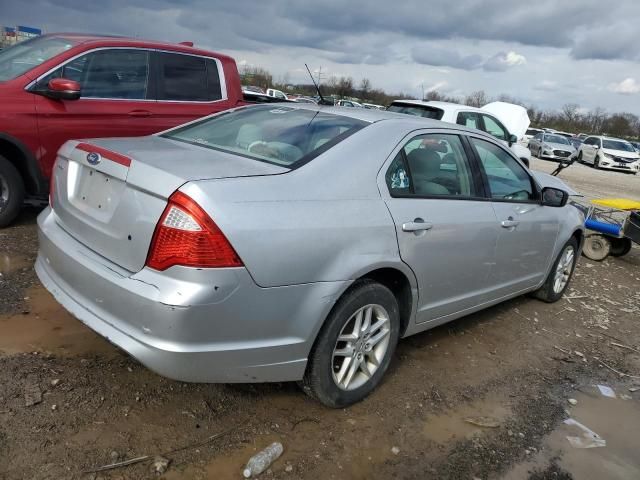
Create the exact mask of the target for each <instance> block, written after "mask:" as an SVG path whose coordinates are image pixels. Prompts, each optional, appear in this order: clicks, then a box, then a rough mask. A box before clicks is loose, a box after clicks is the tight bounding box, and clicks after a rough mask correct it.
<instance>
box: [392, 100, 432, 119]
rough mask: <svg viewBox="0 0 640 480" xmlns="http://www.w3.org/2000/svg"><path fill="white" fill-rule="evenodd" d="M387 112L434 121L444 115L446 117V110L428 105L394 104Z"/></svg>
mask: <svg viewBox="0 0 640 480" xmlns="http://www.w3.org/2000/svg"><path fill="white" fill-rule="evenodd" d="M387 110H388V111H390V112H396V113H404V114H406V115H414V116H416V117H423V118H433V119H434V120H440V119H441V118H442V115H444V110H440V109H439V108H435V107H430V106H428V105H410V104H403V103H394V104H392V105H390V106H389V108H387Z"/></svg>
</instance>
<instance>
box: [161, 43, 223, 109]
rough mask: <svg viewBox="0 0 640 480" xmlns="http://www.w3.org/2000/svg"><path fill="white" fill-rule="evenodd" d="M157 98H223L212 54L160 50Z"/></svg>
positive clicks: (193, 99)
mask: <svg viewBox="0 0 640 480" xmlns="http://www.w3.org/2000/svg"><path fill="white" fill-rule="evenodd" d="M157 55H158V57H157V58H158V65H159V67H158V68H159V75H158V92H157V98H158V100H175V101H182V102H189V101H190V102H210V101H214V100H220V99H221V98H222V92H221V88H220V74H219V72H218V65H217V64H216V62H215V60H213V59H211V58H204V57H196V56H193V55H182V54H178V53H158V54H157Z"/></svg>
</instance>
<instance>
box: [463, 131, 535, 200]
mask: <svg viewBox="0 0 640 480" xmlns="http://www.w3.org/2000/svg"><path fill="white" fill-rule="evenodd" d="M471 143H472V144H473V146H474V147H475V149H476V152H477V154H478V157H479V158H480V162H481V163H482V166H483V168H484V171H485V173H486V175H487V180H488V182H489V189H490V191H491V198H493V199H496V200H509V201H515V202H523V201H524V202H526V201H532V200H535V199H536V198H537V193H536V191H535V190H534V188H533V183H532V181H531V178H530V177H529V175H528V174H527V172H526V171H525V169H524V168H523V167H522V166H521V165H520V164H519V163H518V162H517V161H516V159H515V158H513V157H512V156H511V155H510V154H509V153H508V152H506V151H505V150H504V149H502V148H500V147H499V146H497V145H495V144H493V143H490V142H487V141H486V140H480V139H479V138H471Z"/></svg>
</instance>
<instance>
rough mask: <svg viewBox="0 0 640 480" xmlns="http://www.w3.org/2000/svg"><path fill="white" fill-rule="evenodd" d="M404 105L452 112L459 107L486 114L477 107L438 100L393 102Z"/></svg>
mask: <svg viewBox="0 0 640 480" xmlns="http://www.w3.org/2000/svg"><path fill="white" fill-rule="evenodd" d="M396 102H398V103H405V104H409V105H421V106H426V107H435V108H439V109H440V110H452V109H454V108H455V109H458V108H460V107H462V108H464V109H465V110H468V111H470V112H483V113H487V111H486V110H482V109H481V108H477V107H470V106H468V105H464V104H462V103H453V102H441V101H439V100H401V99H399V100H394V101H393V103H396Z"/></svg>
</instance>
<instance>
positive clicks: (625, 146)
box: [578, 136, 640, 174]
mask: <svg viewBox="0 0 640 480" xmlns="http://www.w3.org/2000/svg"><path fill="white" fill-rule="evenodd" d="M578 161H579V162H584V163H587V164H591V165H593V166H594V167H595V168H603V169H607V170H618V171H621V172H629V173H634V174H637V173H638V171H640V154H639V153H638V152H636V150H635V148H633V145H631V144H630V143H629V142H627V141H626V140H622V139H620V138H612V137H602V136H592V137H587V138H585V140H584V143H583V144H582V145H581V146H580V150H578Z"/></svg>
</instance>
